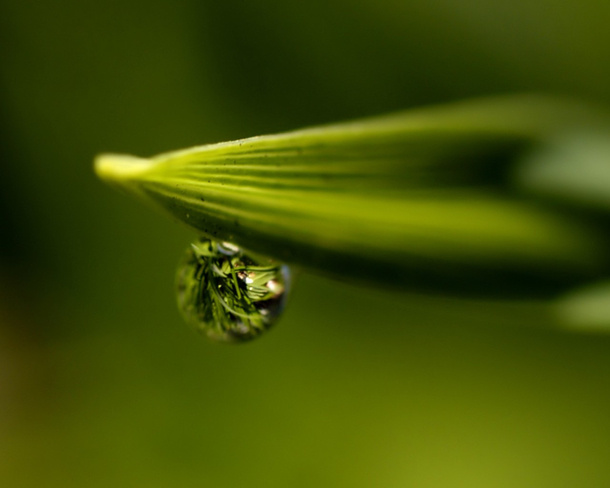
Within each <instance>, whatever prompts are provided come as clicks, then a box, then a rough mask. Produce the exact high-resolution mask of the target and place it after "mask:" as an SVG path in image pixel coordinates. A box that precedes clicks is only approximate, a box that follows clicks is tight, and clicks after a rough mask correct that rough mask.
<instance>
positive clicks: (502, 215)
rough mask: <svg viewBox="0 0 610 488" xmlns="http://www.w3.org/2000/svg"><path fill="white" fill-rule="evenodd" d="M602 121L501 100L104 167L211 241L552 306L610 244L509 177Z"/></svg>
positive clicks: (106, 161) (386, 278)
mask: <svg viewBox="0 0 610 488" xmlns="http://www.w3.org/2000/svg"><path fill="white" fill-rule="evenodd" d="M592 120H593V121H595V120H596V117H595V116H592V115H591V114H590V113H589V111H588V109H587V108H586V107H583V106H580V105H578V104H575V103H567V102H557V101H554V100H551V99H546V98H539V97H533V96H522V97H505V98H500V99H487V100H478V101H471V102H462V103H456V104H452V105H447V106H440V107H433V108H428V109H420V110H412V111H409V112H403V113H396V114H392V115H388V116H384V117H377V118H371V119H367V120H362V121H356V122H348V123H344V124H337V125H329V126H324V127H320V128H312V129H305V130H299V131H295V132H288V133H285V134H279V135H271V136H264V137H254V138H250V139H244V140H239V141H233V142H227V143H221V144H214V145H207V146H201V147H195V148H191V149H186V150H182V151H176V152H170V153H166V154H161V155H159V156H155V157H152V158H150V159H140V158H134V157H130V156H119V155H111V154H106V155H101V156H99V157H98V158H97V160H96V163H95V168H96V171H97V174H98V175H99V176H100V177H101V178H103V179H104V180H106V181H108V182H110V183H112V184H115V185H118V186H119V187H121V188H123V189H126V190H127V191H129V192H131V193H133V194H135V195H137V196H138V197H140V198H142V199H144V200H146V201H149V202H152V203H154V204H155V205H156V206H157V207H160V208H162V209H163V210H165V211H166V212H169V213H170V214H171V215H172V216H174V217H175V218H177V219H178V220H180V221H182V222H184V223H186V224H187V225H189V226H190V227H192V228H193V229H195V230H196V231H197V232H198V233H200V234H203V235H204V236H207V237H211V238H214V239H218V240H225V241H229V242H232V243H235V244H237V245H240V246H242V247H244V248H246V249H250V250H251V251H254V252H258V253H262V254H266V255H268V256H271V257H274V258H276V259H280V260H283V261H285V262H288V263H293V264H297V265H299V266H302V267H303V268H306V269H311V270H314V271H317V272H322V273H326V274H329V275H332V276H335V277H339V278H341V279H350V280H351V279H356V280H365V281H374V282H375V283H379V284H382V285H386V286H392V287H396V286H398V287H404V288H409V289H412V290H416V291H434V292H450V293H454V294H456V293H457V294H461V295H467V294H476V295H499V296H501V297H512V296H537V295H552V294H555V293H557V291H558V290H563V289H566V288H569V287H571V286H574V285H577V284H579V283H582V282H586V281H588V280H592V279H597V278H598V277H600V276H602V275H603V274H604V272H605V271H606V268H607V258H606V254H607V253H606V244H607V242H606V239H605V236H604V235H603V233H601V232H600V231H599V229H597V228H596V227H595V226H593V225H587V224H586V223H584V222H581V221H580V220H579V219H577V218H575V217H573V216H571V215H568V214H566V213H565V212H561V211H558V210H557V208H554V207H552V206H549V205H546V204H545V203H543V202H541V201H538V200H536V199H533V198H531V197H528V196H525V195H522V194H521V193H520V191H518V188H516V187H513V186H512V184H511V183H510V182H511V181H512V180H511V178H510V177H509V176H510V174H511V171H512V166H513V164H514V162H515V161H516V160H518V158H520V157H522V156H523V155H524V154H527V153H528V151H530V150H531V149H532V148H533V147H537V145H539V144H540V142H542V141H545V140H547V139H548V138H549V137H551V136H553V137H556V136H557V135H558V134H561V133H568V132H570V131H573V130H574V129H575V128H582V127H583V126H586V125H588V124H589V123H591V121H592Z"/></svg>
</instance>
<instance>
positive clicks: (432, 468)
mask: <svg viewBox="0 0 610 488" xmlns="http://www.w3.org/2000/svg"><path fill="white" fill-rule="evenodd" d="M608 19H610V3H609V2H607V1H606V0H581V1H580V2H576V0H571V1H568V2H559V1H551V0H527V1H526V0H517V1H513V2H495V1H492V0H461V1H457V0H431V1H428V2H415V1H398V0H375V1H373V0H365V1H361V2H348V1H345V0H324V1H321V0H312V1H309V2H303V3H291V2H285V1H283V2H282V1H262V2H245V1H237V2H220V1H212V0H206V1H196V0H171V1H170V0H149V1H147V2H144V1H138V0H122V1H106V2H100V1H95V2H94V1H90V0H79V1H76V0H57V1H54V2H50V1H46V0H42V1H40V0H37V1H33V0H19V1H18V0H0V53H1V69H2V72H1V77H0V124H1V131H0V138H1V144H0V155H1V165H0V178H1V180H0V181H1V182H2V188H3V190H2V193H1V194H0V218H1V219H2V220H1V223H2V231H1V234H2V237H1V253H2V254H1V260H0V486H6V487H41V486H45V487H46V486H49V487H54V486H61V487H72V486H74V487H81V486H89V487H98V486H99V487H107V486H137V487H139V486H143V487H144V486H145V487H167V486H180V487H191V486H192V487H200V486H210V487H220V488H224V487H242V486H247V487H259V486H260V487H287V486H290V487H292V486H294V487H309V486H333V487H335V486H336V487H343V486H345V487H370V486H383V487H441V488H442V487H456V486H464V487H515V486H519V487H536V488H541V487H553V488H557V487H573V486H582V487H607V486H610V468H609V467H608V459H609V455H610V415H608V414H609V412H610V389H609V387H610V338H607V337H604V336H594V335H578V334H574V333H566V332H561V331H557V330H553V329H551V328H548V327H543V326H541V323H542V322H541V321H542V319H541V318H540V316H539V315H538V313H539V311H537V310H536V309H535V308H533V309H529V308H527V307H525V306H520V305H514V306H508V305H506V306H501V305H494V304H485V303H480V304H473V303H462V302H457V301H452V300H442V299H431V298H424V297H414V296H409V295H401V294H394V293H387V292H384V291H381V290H375V289H364V288H358V287H355V286H353V285H350V284H349V283H338V282H332V281H328V280H325V279H322V278H319V277H315V276H309V275H307V274H304V275H303V276H301V279H300V280H299V281H298V283H296V286H295V290H294V294H293V296H292V299H291V301H290V303H289V306H288V308H287V311H286V313H285V316H284V318H283V320H282V321H281V322H280V323H279V324H278V325H277V327H276V328H275V329H274V330H273V331H271V332H270V333H269V334H268V335H266V336H265V337H264V338H262V339H260V340H258V341H256V342H254V343H250V344H246V345H241V346H234V347H233V346H224V345H215V344H209V343H207V342H206V341H205V340H204V339H203V338H201V337H199V336H197V335H196V334H195V333H194V332H192V331H191V330H189V329H188V328H187V327H186V326H185V325H184V324H183V322H182V320H181V318H180V316H179V314H178V312H177V310H176V306H175V303H174V293H173V279H174V277H173V275H174V270H175V266H176V263H177V262H178V260H179V258H180V257H181V255H182V252H183V250H184V248H185V247H186V245H187V244H188V242H190V239H192V237H193V235H192V233H190V232H189V231H188V230H186V228H183V227H182V226H181V225H179V224H177V223H174V222H172V221H170V220H168V219H165V218H164V217H163V216H160V215H157V214H155V213H154V212H151V211H150V210H149V209H148V208H145V207H144V206H141V205H139V204H138V203H137V202H135V201H131V200H129V199H128V198H126V197H124V196H123V195H121V194H119V193H117V192H114V191H112V190H111V189H110V188H107V187H106V186H104V185H103V184H102V183H101V182H99V181H97V180H96V179H95V177H94V175H93V172H92V159H93V157H94V155H95V154H96V153H99V152H102V151H113V152H127V153H133V154H138V155H152V154H155V153H158V152H162V151H167V150H172V149H178V148H181V147H187V146H190V145H196V144H203V143H208V142H217V141H221V140H228V139H235V138H239V137H246V136H251V135H257V134H262V133H268V132H275V131H283V130H289V129H293V128H298V127H300V126H303V125H308V124H318V123H324V122H331V121H336V120H342V119H348V118H352V117H358V116H365V115H371V114H377V113H383V112H385V111H392V110H397V109H403V108H409V107H412V106H418V105H423V104H427V103H435V102H443V101H449V100H453V99H458V98H464V97H469V96H477V95H487V94H497V93H506V92H512V91H532V90H533V91H542V92H551V93H560V94H567V95H575V96H578V97H582V98H584V99H587V100H589V101H592V102H594V103H597V104H601V105H604V104H607V103H608V102H609V101H610V68H609V67H610V29H608V27H607V24H608Z"/></svg>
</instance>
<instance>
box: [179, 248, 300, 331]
mask: <svg viewBox="0 0 610 488" xmlns="http://www.w3.org/2000/svg"><path fill="white" fill-rule="evenodd" d="M289 287H290V270H289V268H288V266H286V265H283V264H280V263H278V262H276V261H273V260H272V259H269V258H265V257H261V256H258V255H255V254H252V253H249V252H246V251H243V250H242V249H241V248H239V247H238V246H235V245H234V244H231V243H228V242H218V241H215V240H212V239H200V240H199V241H197V242H196V243H193V244H191V246H190V247H189V248H188V249H187V251H186V255H185V256H184V259H183V261H182V263H181V264H180V266H179V268H178V272H177V275H176V289H177V296H178V307H179V308H180V311H181V313H182V315H183V317H184V318H185V320H186V321H187V322H188V323H189V324H191V325H192V326H193V327H195V328H196V329H197V330H200V331H201V332H203V333H205V334H206V335H207V336H208V337H210V338H211V339H214V340H219V341H229V342H239V341H247V340H250V339H254V338H255V337H257V336H259V335H260V334H262V333H263V332H265V331H266V330H267V329H269V327H271V325H273V323H274V322H275V320H276V319H277V318H278V317H279V315H280V314H281V312H282V310H283V308H284V304H285V301H286V297H287V295H288V289H289Z"/></svg>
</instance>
